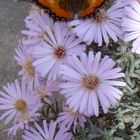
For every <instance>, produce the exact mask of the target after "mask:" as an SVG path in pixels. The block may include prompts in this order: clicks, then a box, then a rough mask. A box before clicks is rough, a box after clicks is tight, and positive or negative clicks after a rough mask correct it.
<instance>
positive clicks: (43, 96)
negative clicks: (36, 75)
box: [39, 89, 46, 100]
mask: <svg viewBox="0 0 140 140" xmlns="http://www.w3.org/2000/svg"><path fill="white" fill-rule="evenodd" d="M39 97H40V99H41V100H42V99H44V98H45V97H46V91H45V90H43V89H41V90H40V91H39Z"/></svg>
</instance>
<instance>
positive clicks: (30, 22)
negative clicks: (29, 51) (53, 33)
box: [22, 8, 53, 46]
mask: <svg viewBox="0 0 140 140" xmlns="http://www.w3.org/2000/svg"><path fill="white" fill-rule="evenodd" d="M25 24H26V27H27V29H26V30H23V31H22V33H23V34H24V35H26V36H27V39H25V40H24V41H23V43H24V45H27V46H34V45H36V44H40V43H41V42H42V41H46V40H47V38H48V31H49V28H52V26H53V20H52V19H51V18H50V17H49V16H48V15H47V14H46V13H45V12H44V11H43V10H42V9H36V8H34V9H33V10H32V12H31V13H30V15H29V16H28V17H26V19H25Z"/></svg>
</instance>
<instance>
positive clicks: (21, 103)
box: [15, 99, 27, 112]
mask: <svg viewBox="0 0 140 140" xmlns="http://www.w3.org/2000/svg"><path fill="white" fill-rule="evenodd" d="M15 108H16V110H17V111H20V112H24V111H25V110H26V108H27V104H26V102H25V101H24V100H22V99H20V100H17V101H16V103H15Z"/></svg>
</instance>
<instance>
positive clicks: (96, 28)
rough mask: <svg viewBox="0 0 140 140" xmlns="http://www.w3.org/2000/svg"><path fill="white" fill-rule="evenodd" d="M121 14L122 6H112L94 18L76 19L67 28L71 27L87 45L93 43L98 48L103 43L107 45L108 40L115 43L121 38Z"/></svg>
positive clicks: (97, 13)
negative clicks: (96, 44)
mask: <svg viewBox="0 0 140 140" xmlns="http://www.w3.org/2000/svg"><path fill="white" fill-rule="evenodd" d="M122 13H123V9H122V6H121V5H120V4H114V5H113V6H112V7H110V8H109V9H108V10H107V11H105V10H103V9H101V10H99V11H97V12H96V13H95V16H94V18H90V19H87V20H84V19H76V20H74V21H71V22H70V23H69V26H70V27H73V32H74V33H75V34H76V35H77V36H78V37H79V38H80V39H82V40H83V41H84V42H86V43H87V44H88V45H90V44H91V43H92V42H93V41H94V42H95V43H98V45H99V46H102V44H103V42H104V43H105V44H107V45H108V44H109V39H110V38H111V39H112V40H113V41H114V42H117V41H118V38H120V37H121V36H122V31H121V28H120V27H121V18H122Z"/></svg>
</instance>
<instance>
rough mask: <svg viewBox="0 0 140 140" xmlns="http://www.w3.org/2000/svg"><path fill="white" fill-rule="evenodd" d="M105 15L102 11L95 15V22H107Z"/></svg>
mask: <svg viewBox="0 0 140 140" xmlns="http://www.w3.org/2000/svg"><path fill="white" fill-rule="evenodd" d="M107 18H108V17H107V13H106V12H105V11H104V10H103V9H102V10H100V11H97V12H96V13H95V20H96V22H103V21H106V20H107Z"/></svg>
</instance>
